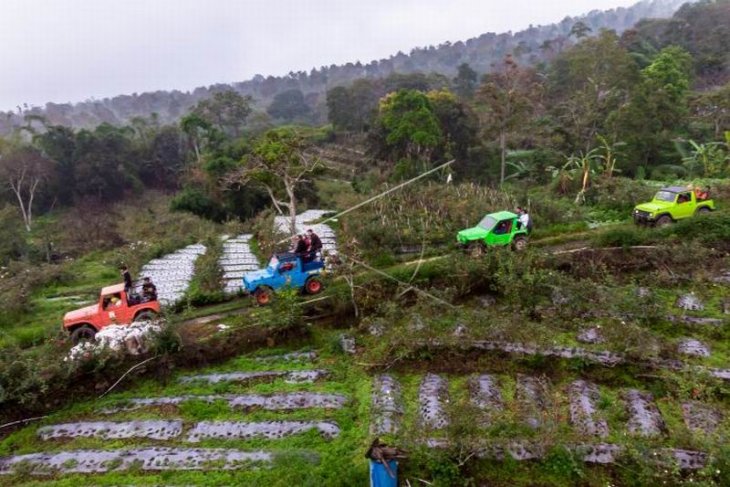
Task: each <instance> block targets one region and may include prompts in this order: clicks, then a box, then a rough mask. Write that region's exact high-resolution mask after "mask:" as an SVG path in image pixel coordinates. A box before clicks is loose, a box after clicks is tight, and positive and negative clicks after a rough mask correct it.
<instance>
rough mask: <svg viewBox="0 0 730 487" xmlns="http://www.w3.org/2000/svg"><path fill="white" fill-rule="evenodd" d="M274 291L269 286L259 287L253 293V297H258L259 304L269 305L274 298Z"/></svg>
mask: <svg viewBox="0 0 730 487" xmlns="http://www.w3.org/2000/svg"><path fill="white" fill-rule="evenodd" d="M273 294H274V293H273V292H272V291H271V289H269V288H268V287H257V288H256V291H254V293H253V297H254V298H255V299H256V303H257V304H258V305H259V306H267V305H268V304H271V299H272V298H273Z"/></svg>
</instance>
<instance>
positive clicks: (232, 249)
mask: <svg viewBox="0 0 730 487" xmlns="http://www.w3.org/2000/svg"><path fill="white" fill-rule="evenodd" d="M251 238H252V235H249V234H244V235H239V236H238V237H236V238H232V239H228V240H226V241H225V242H224V243H223V254H222V255H221V258H220V259H219V260H218V265H219V266H220V268H221V270H222V271H223V291H225V292H226V293H229V294H235V293H237V292H238V291H240V290H241V286H242V282H241V279H242V278H243V275H244V274H246V273H247V272H251V271H256V270H258V269H260V264H259V261H258V259H257V258H256V255H254V253H253V252H252V251H251V246H250V245H249V241H250V240H251Z"/></svg>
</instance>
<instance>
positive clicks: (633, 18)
mask: <svg viewBox="0 0 730 487" xmlns="http://www.w3.org/2000/svg"><path fill="white" fill-rule="evenodd" d="M682 3H684V1H683V0H643V1H641V2H639V3H637V4H636V5H634V6H632V7H629V8H616V9H612V10H608V11H605V12H600V11H592V12H590V13H587V14H585V15H582V16H577V17H566V18H565V19H563V20H562V21H561V22H559V23H557V24H552V25H546V26H530V28H528V29H526V30H523V31H520V32H516V33H512V32H507V33H501V34H497V33H485V34H483V35H481V36H479V37H476V38H472V39H468V40H466V41H446V42H444V43H442V44H439V45H438V46H426V47H417V48H414V49H413V50H411V52H410V53H409V54H404V53H402V52H398V53H397V54H394V55H391V56H390V57H389V58H387V59H380V60H373V61H370V62H360V61H357V62H352V63H348V64H346V65H344V66H335V65H331V66H322V67H320V68H313V69H312V70H311V71H310V72H309V73H307V72H304V71H301V72H297V73H294V72H290V73H289V74H288V75H287V76H266V77H264V76H261V75H257V76H255V77H254V78H253V79H251V80H248V81H243V82H240V83H234V84H232V85H228V84H218V85H212V86H208V87H198V88H196V89H194V90H192V91H189V92H182V91H156V92H147V93H139V94H137V93H134V94H125V95H119V96H116V97H113V98H105V99H102V100H89V101H85V102H81V103H76V104H70V103H60V104H59V103H48V104H46V106H45V107H24V108H23V109H22V112H21V113H14V112H7V113H4V114H2V113H0V134H7V133H9V132H10V131H11V130H12V128H13V127H17V126H20V125H23V124H24V123H25V122H24V119H23V117H24V116H26V115H39V116H43V117H45V118H46V119H47V120H48V122H49V123H51V124H54V125H65V126H68V127H76V128H93V127H95V126H97V125H99V124H101V123H104V122H106V123H110V124H113V125H123V124H126V123H129V122H130V121H131V120H132V119H133V118H135V117H142V118H148V117H150V116H151V115H152V114H153V113H155V114H157V115H158V117H159V120H160V122H162V123H170V122H175V121H177V120H179V119H180V117H182V116H183V115H184V114H185V113H186V112H187V111H188V110H189V109H190V108H191V107H192V106H194V105H195V104H196V103H198V102H199V101H201V100H203V99H206V98H209V97H210V96H211V94H213V93H215V92H219V91H225V90H229V89H234V90H235V91H237V92H239V93H240V94H242V95H247V96H251V97H252V98H253V101H254V106H255V107H256V108H257V109H258V110H261V111H263V110H265V109H266V108H267V107H268V106H269V105H270V104H271V102H272V100H273V99H274V97H275V96H276V95H277V94H280V93H284V92H287V91H289V90H300V91H301V92H302V94H303V95H304V100H305V102H306V104H307V106H308V107H309V108H310V110H312V114H311V115H310V120H311V121H313V122H315V123H322V122H323V121H325V120H326V106H325V94H326V92H327V90H329V89H331V88H333V87H336V86H343V85H349V84H350V83H352V82H353V81H354V80H356V79H358V78H370V79H379V78H385V77H387V76H389V75H391V74H393V73H401V74H407V73H414V72H423V73H431V72H433V73H439V74H443V75H445V76H447V77H452V76H453V75H454V74H456V71H457V67H458V66H459V65H460V64H462V63H468V64H470V65H471V67H472V69H474V70H475V71H476V72H477V73H479V74H483V73H486V72H489V71H491V70H492V69H493V65H494V63H497V62H499V61H500V60H501V59H502V58H503V57H504V56H505V55H506V54H510V53H512V54H513V55H514V56H515V57H516V58H517V59H518V60H520V61H522V62H524V63H527V64H537V63H539V62H542V61H545V60H548V59H550V58H552V57H553V56H554V55H555V54H556V53H558V52H560V51H562V50H563V49H565V48H566V47H568V46H570V45H571V44H572V43H573V42H574V40H575V39H574V38H573V37H571V29H572V27H573V25H575V24H576V23H577V22H579V21H580V22H583V23H584V24H585V25H586V26H587V27H589V28H590V29H591V31H590V33H589V34H590V35H595V34H597V33H598V32H599V31H600V30H601V29H612V30H615V31H616V32H618V33H621V32H623V31H625V30H626V29H629V28H630V27H632V26H633V25H634V24H635V23H636V22H638V21H640V20H641V19H647V18H665V17H670V16H671V15H672V14H673V13H674V12H675V11H676V9H677V8H678V7H679V6H680V5H681V4H682Z"/></svg>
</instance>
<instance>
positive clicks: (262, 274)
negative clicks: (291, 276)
mask: <svg viewBox="0 0 730 487" xmlns="http://www.w3.org/2000/svg"><path fill="white" fill-rule="evenodd" d="M269 277H271V271H269V270H268V269H262V270H260V271H253V272H247V273H246V274H244V276H243V283H244V284H250V283H252V282H257V281H260V280H262V279H267V278H269Z"/></svg>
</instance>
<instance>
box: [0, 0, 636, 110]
mask: <svg viewBox="0 0 730 487" xmlns="http://www.w3.org/2000/svg"><path fill="white" fill-rule="evenodd" d="M635 1H636V0H358V1H357V2H352V1H348V0H0V110H9V109H12V108H13V107H15V106H16V105H18V104H22V103H28V104H30V105H43V104H44V103H45V102H47V101H53V102H57V103H62V102H69V101H70V102H76V101H81V100H85V99H88V98H91V97H95V98H104V97H107V96H114V95H119V94H125V93H126V94H130V93H134V92H137V93H141V92H144V91H151V90H156V89H164V90H171V89H180V90H184V91H185V90H190V89H193V88H195V87H197V86H206V85H210V84H213V83H218V82H233V81H243V80H246V79H249V78H251V77H252V76H253V75H255V74H257V73H258V74H263V75H264V76H266V75H270V74H271V75H282V74H286V73H288V72H289V71H299V70H307V71H309V70H310V69H311V68H312V67H320V66H322V65H330V64H342V63H346V62H348V61H352V62H355V61H358V60H359V61H361V62H363V63H366V62H369V61H371V60H373V59H380V58H386V57H388V56H390V55H391V54H395V53H396V52H397V51H399V50H401V51H403V52H405V53H408V52H409V51H410V50H411V49H412V48H413V47H421V46H426V45H430V44H433V45H438V44H440V43H442V42H445V41H447V40H448V41H452V42H455V41H458V40H466V39H468V38H470V37H475V36H478V35H480V34H483V33H485V32H505V31H508V30H512V31H513V32H514V31H518V30H522V29H524V28H526V27H527V26H528V25H529V24H535V25H538V24H547V23H552V22H557V21H560V20H562V19H563V18H564V17H565V16H566V15H571V16H576V15H580V14H582V13H586V12H588V11H590V10H594V9H598V10H604V9H609V8H614V7H619V6H629V5H631V4H633V3H635Z"/></svg>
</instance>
